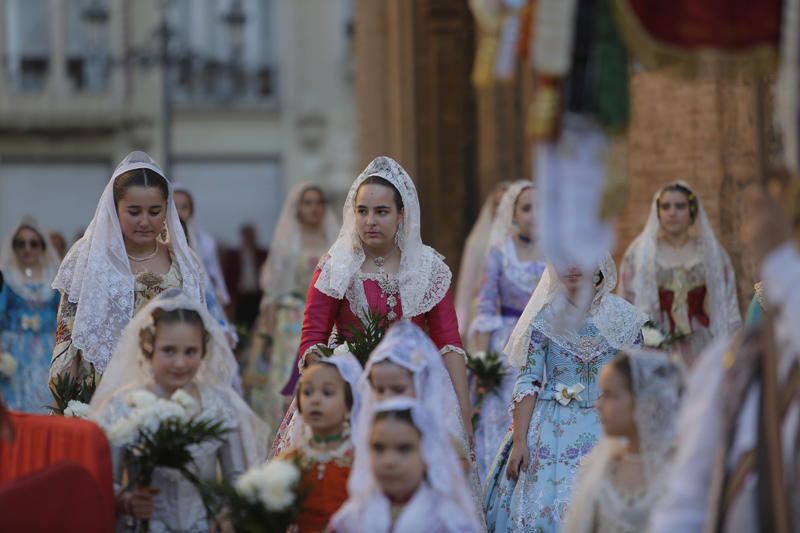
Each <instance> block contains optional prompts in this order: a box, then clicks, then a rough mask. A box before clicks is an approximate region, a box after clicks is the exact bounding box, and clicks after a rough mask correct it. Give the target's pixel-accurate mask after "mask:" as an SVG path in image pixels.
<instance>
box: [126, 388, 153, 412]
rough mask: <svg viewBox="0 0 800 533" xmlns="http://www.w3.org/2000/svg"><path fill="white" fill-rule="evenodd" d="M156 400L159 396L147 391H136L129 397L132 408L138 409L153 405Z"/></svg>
mask: <svg viewBox="0 0 800 533" xmlns="http://www.w3.org/2000/svg"><path fill="white" fill-rule="evenodd" d="M156 400H158V396H156V395H155V394H153V393H152V392H150V391H149V390H145V389H139V390H135V391H133V392H132V393H131V394H130V396H128V403H129V404H130V406H131V407H136V408H140V407H147V406H149V405H153V404H154V403H156Z"/></svg>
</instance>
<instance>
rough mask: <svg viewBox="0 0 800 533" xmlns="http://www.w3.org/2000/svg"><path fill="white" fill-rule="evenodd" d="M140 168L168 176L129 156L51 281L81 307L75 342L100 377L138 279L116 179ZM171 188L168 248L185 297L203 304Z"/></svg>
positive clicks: (129, 313) (196, 264)
mask: <svg viewBox="0 0 800 533" xmlns="http://www.w3.org/2000/svg"><path fill="white" fill-rule="evenodd" d="M136 169H150V170H152V171H153V172H156V173H158V174H159V175H161V176H164V173H163V172H162V171H161V169H160V168H159V167H158V165H157V164H156V162H155V161H153V159H151V158H150V156H149V155H147V154H146V153H144V152H138V151H137V152H131V153H130V154H128V155H127V156H126V157H125V159H123V160H122V162H121V163H120V164H119V166H118V167H117V169H116V170H115V171H114V174H113V175H112V176H111V179H110V180H109V182H108V185H106V188H105V190H104V191H103V195H102V196H101V197H100V201H99V202H98V204H97V210H96V211H95V213H94V218H92V221H91V222H90V223H89V226H88V228H86V232H85V233H84V234H83V237H82V238H81V239H80V240H79V241H78V242H76V243H75V244H74V245H73V246H72V248H70V250H69V252H68V253H67V255H66V257H65V258H64V261H63V262H62V263H61V268H59V270H58V274H57V275H56V278H55V281H53V288H54V289H59V290H61V291H64V292H65V293H66V295H67V297H68V299H69V301H70V302H71V303H74V304H78V308H77V311H76V314H75V322H74V326H73V330H72V343H73V345H74V346H75V347H77V348H78V349H80V350H81V352H82V356H83V358H84V359H85V360H86V361H88V362H89V363H92V364H93V365H94V367H95V369H96V370H97V371H98V372H100V373H103V372H104V371H105V368H106V365H107V364H108V361H109V359H111V354H112V352H113V351H114V348H115V346H116V344H117V341H118V340H119V338H120V335H121V334H122V330H123V328H124V327H125V325H126V324H127V323H128V322H129V321H130V320H131V318H132V317H133V309H134V294H133V291H134V276H133V273H132V271H131V267H130V262H129V261H128V255H127V252H126V251H125V243H124V241H123V239H122V230H121V229H120V225H119V218H118V216H117V209H116V206H115V205H114V182H115V181H116V179H117V177H118V176H120V175H122V174H124V173H125V172H128V171H130V170H136ZM165 179H166V178H165ZM167 184H168V186H169V187H170V188H169V198H168V199H167V221H166V226H167V227H166V229H167V244H168V246H169V247H170V248H171V250H172V253H173V255H174V257H175V261H177V263H178V268H179V270H180V273H181V277H182V279H183V290H184V292H186V293H187V294H188V295H190V296H191V297H193V298H196V299H197V300H198V301H201V302H204V301H205V297H204V295H203V289H202V287H203V283H204V282H203V280H202V276H203V274H202V273H203V267H202V266H201V264H200V260H199V259H198V258H197V256H196V255H195V254H194V253H193V252H192V250H191V249H190V248H189V244H188V242H187V240H186V235H185V234H184V232H183V229H182V228H181V223H180V219H179V218H178V210H177V209H176V208H175V202H174V201H173V198H172V186H171V185H170V184H169V180H167Z"/></svg>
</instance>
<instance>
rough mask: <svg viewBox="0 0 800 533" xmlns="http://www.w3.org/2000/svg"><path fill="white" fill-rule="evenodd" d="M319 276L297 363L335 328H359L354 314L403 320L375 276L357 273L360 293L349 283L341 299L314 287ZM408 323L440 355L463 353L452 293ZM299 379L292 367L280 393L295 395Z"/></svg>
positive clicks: (397, 299)
mask: <svg viewBox="0 0 800 533" xmlns="http://www.w3.org/2000/svg"><path fill="white" fill-rule="evenodd" d="M319 275H320V269H319V268H317V270H316V271H315V272H314V277H313V278H312V279H311V284H310V285H309V288H308V294H307V295H306V310H305V317H304V319H303V333H302V336H301V339H300V348H299V350H298V362H299V361H300V359H301V358H302V356H303V354H305V353H306V351H307V350H309V348H312V347H313V346H315V345H317V344H327V343H328V339H329V338H330V336H331V332H332V331H333V329H334V326H335V327H336V331H338V332H341V333H343V334H345V335H346V332H347V331H349V329H350V327H351V326H359V325H360V322H359V320H358V318H357V316H356V312H361V311H362V310H363V311H367V310H378V311H380V312H381V313H385V314H387V315H388V317H389V319H390V320H392V321H395V320H398V319H400V318H402V317H403V307H402V302H401V301H400V295H399V294H391V293H387V292H386V291H385V290H384V288H382V287H381V283H380V281H379V277H378V275H376V274H366V273H363V272H358V273H357V274H356V276H358V278H359V279H358V280H357V281H358V282H360V286H361V287H363V290H358V289H359V284H358V283H351V285H350V288H349V289H348V290H347V294H346V295H345V297H344V298H343V299H341V300H339V299H336V298H333V297H331V296H328V295H326V294H324V293H323V292H321V291H320V290H319V289H317V288H316V287H315V284H316V282H317V279H318V278H319ZM390 278H391V275H390ZM392 304H394V305H392ZM406 318H409V317H406ZM410 320H411V321H412V322H414V324H416V325H418V326H419V327H421V328H422V329H424V330H425V331H426V332H427V333H428V336H430V338H431V340H433V343H434V344H435V345H436V347H437V348H439V350H440V351H441V352H442V353H446V352H449V351H456V352H462V351H463V345H462V343H461V337H460V336H459V333H458V318H457V317H456V311H455V307H454V305H453V296H452V291H451V290H448V291H447V293H446V294H445V296H444V297H443V298H442V299H441V300H440V301H439V302H438V303H437V304H436V305H434V306H433V307H432V308H431V309H430V311H428V312H427V313H423V314H419V315H417V316H414V317H410ZM298 378H299V372H298V368H297V365H295V368H294V373H293V374H292V378H291V379H290V380H289V383H287V385H286V387H284V389H283V394H285V395H292V394H293V393H294V389H295V386H296V385H297V380H298Z"/></svg>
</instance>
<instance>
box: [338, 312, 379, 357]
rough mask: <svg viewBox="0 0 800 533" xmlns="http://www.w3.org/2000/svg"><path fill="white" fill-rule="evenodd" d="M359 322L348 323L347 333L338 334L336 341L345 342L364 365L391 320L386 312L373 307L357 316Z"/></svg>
mask: <svg viewBox="0 0 800 533" xmlns="http://www.w3.org/2000/svg"><path fill="white" fill-rule="evenodd" d="M359 322H360V327H359V326H356V325H350V326H349V327H348V328H347V334H346V335H342V334H339V335H338V339H337V341H338V342H339V344H341V343H344V342H346V343H347V347H348V349H349V350H350V352H351V353H352V354H353V355H354V356H355V357H356V359H358V362H359V363H361V366H364V365H365V364H367V359H369V355H370V354H371V353H372V350H374V349H375V347H376V346H377V345H378V343H380V342H381V340H382V339H383V336H384V334H386V330H387V329H389V326H390V325H391V321H390V320H389V317H388V315H387V314H386V313H384V312H382V311H380V310H378V309H377V308H374V309H370V310H369V311H367V312H366V313H365V314H364V315H363V316H361V317H359Z"/></svg>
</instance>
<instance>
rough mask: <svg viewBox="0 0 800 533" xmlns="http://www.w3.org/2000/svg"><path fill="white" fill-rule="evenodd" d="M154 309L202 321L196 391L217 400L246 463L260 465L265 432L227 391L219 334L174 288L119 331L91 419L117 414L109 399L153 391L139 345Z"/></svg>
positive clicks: (225, 351)
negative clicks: (205, 390)
mask: <svg viewBox="0 0 800 533" xmlns="http://www.w3.org/2000/svg"><path fill="white" fill-rule="evenodd" d="M157 309H163V310H164V311H173V310H176V309H182V310H189V311H194V312H196V313H197V314H199V315H200V317H201V318H202V320H203V327H204V329H205V331H206V333H207V340H206V352H205V356H204V357H203V362H202V365H201V366H200V369H199V370H198V371H197V374H196V376H195V378H194V380H193V382H194V383H196V384H197V385H198V386H199V387H201V388H213V389H214V391H215V392H217V393H218V394H219V395H220V396H221V397H222V398H223V399H224V404H225V406H226V407H227V409H228V410H229V411H230V412H229V413H228V414H232V415H233V416H234V417H235V418H234V424H235V426H236V427H237V428H238V429H239V431H240V432H241V435H242V444H243V447H244V456H245V458H246V461H247V464H248V465H252V464H257V463H259V462H260V461H263V459H264V457H265V455H266V451H267V428H266V426H265V425H264V423H263V422H262V421H261V419H259V418H258V416H256V414H255V413H253V411H252V410H251V409H250V408H249V407H248V406H247V404H246V403H245V402H244V400H242V398H241V397H240V396H239V394H237V393H236V392H235V391H234V389H233V388H232V387H231V382H232V380H233V377H234V375H235V374H236V372H238V365H237V363H236V359H235V358H234V356H233V353H232V352H231V349H230V346H229V344H228V341H227V339H226V337H225V333H224V332H223V331H222V328H221V327H220V325H219V324H218V323H217V321H216V320H215V319H214V317H212V316H211V315H210V314H209V313H208V310H207V309H206V307H205V305H204V304H203V303H201V302H200V301H199V300H198V299H197V298H195V297H194V296H192V295H189V294H187V293H186V292H184V291H181V290H178V289H170V290H168V291H166V292H164V293H162V294H161V295H160V296H158V297H156V298H155V299H153V300H151V301H150V302H149V303H148V304H147V305H146V306H144V307H143V308H142V309H141V310H139V312H138V313H136V316H135V317H134V318H133V320H131V321H130V322H129V323H128V325H127V326H126V327H125V329H124V331H123V333H122V336H121V338H120V341H119V344H118V345H117V348H116V350H114V357H112V359H111V362H110V363H109V364H108V366H107V367H106V371H105V373H104V374H103V379H102V380H100V384H99V385H98V386H97V390H96V391H95V393H94V395H93V396H92V401H91V403H90V409H91V417H92V418H94V419H96V420H98V421H99V422H100V423H101V425H103V424H104V423H105V421H107V420H108V419H109V418H113V417H114V416H116V415H117V414H118V413H117V412H115V407H116V406H115V399H119V398H124V397H125V396H126V394H128V393H130V392H131V391H133V390H137V389H141V388H148V387H153V384H154V381H153V371H152V367H151V365H150V363H149V362H148V361H147V359H146V357H145V354H144V351H143V350H142V345H141V340H140V339H141V335H140V334H141V331H142V330H144V329H146V328H148V327H152V325H153V313H154V312H155V311H156V310H157Z"/></svg>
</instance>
